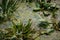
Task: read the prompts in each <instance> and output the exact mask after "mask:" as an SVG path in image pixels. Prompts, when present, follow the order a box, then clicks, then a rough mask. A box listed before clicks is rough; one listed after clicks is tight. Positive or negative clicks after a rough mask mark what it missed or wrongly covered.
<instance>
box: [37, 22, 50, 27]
mask: <svg viewBox="0 0 60 40" xmlns="http://www.w3.org/2000/svg"><path fill="white" fill-rule="evenodd" d="M48 26H49V23H48V22H46V21H41V22H40V23H39V25H38V27H42V28H47V27H48Z"/></svg>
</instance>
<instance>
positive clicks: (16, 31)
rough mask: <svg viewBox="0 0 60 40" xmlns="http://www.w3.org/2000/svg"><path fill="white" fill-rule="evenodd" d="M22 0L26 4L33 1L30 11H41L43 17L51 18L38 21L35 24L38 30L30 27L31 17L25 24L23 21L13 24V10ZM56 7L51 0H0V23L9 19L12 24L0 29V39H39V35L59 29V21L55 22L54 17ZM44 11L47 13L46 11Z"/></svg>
mask: <svg viewBox="0 0 60 40" xmlns="http://www.w3.org/2000/svg"><path fill="white" fill-rule="evenodd" d="M24 2H25V3H28V4H29V3H32V2H34V3H35V6H36V8H33V10H32V11H33V12H40V11H41V12H42V14H43V17H45V18H47V17H48V16H50V15H51V20H49V21H51V22H48V21H46V20H45V21H42V20H41V21H39V24H38V25H37V27H38V28H39V30H35V29H34V28H33V27H31V26H32V19H29V20H28V22H27V23H25V24H24V23H23V22H20V23H18V24H15V22H13V20H11V18H12V16H14V12H16V10H17V9H18V8H19V7H20V3H24ZM29 5H30V4H29ZM58 9H59V8H58V7H57V5H56V4H53V3H51V0H47V1H46V0H2V4H1V5H0V23H3V22H5V21H8V20H9V21H11V22H12V24H13V26H12V27H10V28H3V29H0V40H38V39H39V40H40V36H41V35H44V34H45V35H49V34H51V33H52V32H54V31H55V30H60V27H59V26H60V22H57V18H56V15H57V14H56V12H57V10H58ZM46 11H48V12H49V13H48V12H47V13H46ZM39 15H40V14H39ZM50 25H52V27H50ZM47 29H49V30H47Z"/></svg>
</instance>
